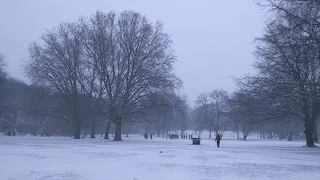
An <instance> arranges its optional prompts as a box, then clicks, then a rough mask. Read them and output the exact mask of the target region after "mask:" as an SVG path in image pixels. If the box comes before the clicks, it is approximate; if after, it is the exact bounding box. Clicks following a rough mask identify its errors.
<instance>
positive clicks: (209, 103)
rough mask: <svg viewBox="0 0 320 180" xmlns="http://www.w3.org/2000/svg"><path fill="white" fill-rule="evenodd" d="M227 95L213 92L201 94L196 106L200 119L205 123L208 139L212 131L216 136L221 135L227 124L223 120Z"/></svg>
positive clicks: (220, 91) (218, 91)
mask: <svg viewBox="0 0 320 180" xmlns="http://www.w3.org/2000/svg"><path fill="white" fill-rule="evenodd" d="M227 102H228V94H227V92H226V91H222V90H213V91H212V92H211V93H203V94H201V95H200V96H199V97H198V99H197V101H196V104H197V106H198V112H200V113H202V115H201V114H199V116H200V117H202V118H200V119H202V120H204V121H205V124H206V128H207V129H208V130H209V138H211V133H212V131H215V133H216V134H218V133H221V132H222V131H223V129H224V128H225V126H226V124H227V119H223V117H226V116H225V113H226V111H227V107H228V103H227Z"/></svg>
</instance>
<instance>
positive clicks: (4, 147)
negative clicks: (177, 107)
mask: <svg viewBox="0 0 320 180" xmlns="http://www.w3.org/2000/svg"><path fill="white" fill-rule="evenodd" d="M124 140H125V141H124V142H113V141H109V140H104V139H101V137H98V138H97V139H81V140H73V139H72V138H68V137H49V138H48V137H47V138H41V137H30V136H24V137H19V136H17V137H7V136H0V146H1V147H0V180H7V179H8V180H21V179H23V180H74V179H77V180H78V179H79V180H100V179H101V180H134V179H138V180H178V179H179V180H180V179H181V180H193V179H194V180H204V179H207V180H213V179H222V180H225V179H228V180H229V179H230V180H235V179H259V180H264V179H278V180H285V179H293V180H294V179H297V180H301V179H308V180H319V179H320V148H302V146H303V145H304V142H287V141H260V140H250V141H238V140H223V141H222V142H221V146H222V147H221V148H217V147H216V145H215V142H214V141H213V140H208V139H205V140H203V141H201V143H202V145H200V146H197V145H191V141H190V140H166V139H160V138H159V139H157V138H154V139H153V140H144V139H143V137H142V136H131V137H128V138H125V137H124ZM160 151H162V153H160ZM307 177H308V178H307Z"/></svg>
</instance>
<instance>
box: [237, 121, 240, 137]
mask: <svg viewBox="0 0 320 180" xmlns="http://www.w3.org/2000/svg"><path fill="white" fill-rule="evenodd" d="M236 128H237V139H240V136H239V124H238V123H237V124H236Z"/></svg>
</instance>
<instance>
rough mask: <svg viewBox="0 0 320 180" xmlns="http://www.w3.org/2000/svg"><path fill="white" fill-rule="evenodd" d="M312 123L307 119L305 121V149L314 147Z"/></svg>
mask: <svg viewBox="0 0 320 180" xmlns="http://www.w3.org/2000/svg"><path fill="white" fill-rule="evenodd" d="M312 123H313V122H312V121H311V120H309V119H307V120H305V123H304V125H305V131H304V133H305V135H306V147H315V145H314V141H313V130H314V128H313V124H312Z"/></svg>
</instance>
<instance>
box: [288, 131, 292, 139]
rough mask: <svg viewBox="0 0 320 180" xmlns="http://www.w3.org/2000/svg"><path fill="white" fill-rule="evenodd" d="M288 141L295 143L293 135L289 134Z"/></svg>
mask: <svg viewBox="0 0 320 180" xmlns="http://www.w3.org/2000/svg"><path fill="white" fill-rule="evenodd" d="M288 141H293V133H292V132H289V134H288Z"/></svg>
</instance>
